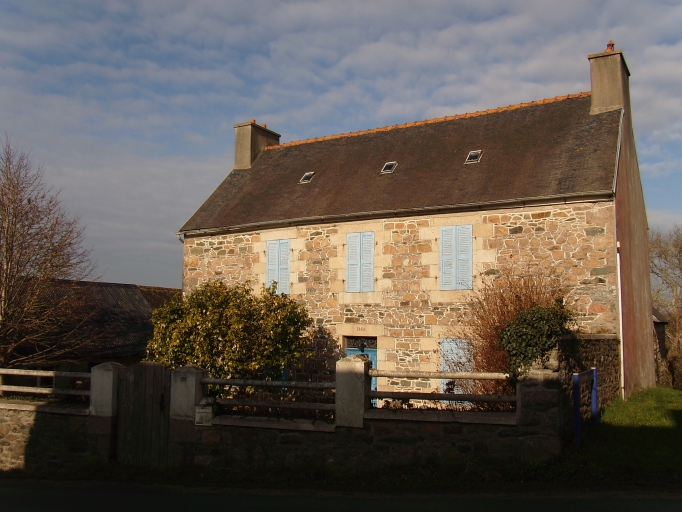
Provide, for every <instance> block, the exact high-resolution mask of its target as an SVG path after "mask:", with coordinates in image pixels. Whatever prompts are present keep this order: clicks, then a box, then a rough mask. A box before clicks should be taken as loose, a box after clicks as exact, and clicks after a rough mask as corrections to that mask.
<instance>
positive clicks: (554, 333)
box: [500, 300, 573, 380]
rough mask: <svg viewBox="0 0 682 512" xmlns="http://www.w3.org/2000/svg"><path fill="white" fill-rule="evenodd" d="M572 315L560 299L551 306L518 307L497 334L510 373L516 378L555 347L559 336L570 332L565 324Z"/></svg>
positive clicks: (526, 371)
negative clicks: (498, 334) (514, 315)
mask: <svg viewBox="0 0 682 512" xmlns="http://www.w3.org/2000/svg"><path fill="white" fill-rule="evenodd" d="M572 318H573V315H572V313H571V312H570V311H568V310H567V309H566V308H565V307H564V305H563V302H561V301H560V300H557V301H556V303H555V304H554V306H538V305H534V306H531V307H530V308H527V309H522V310H520V311H519V312H518V313H517V315H516V318H514V319H513V320H512V321H511V322H509V323H508V324H507V325H506V327H505V328H504V329H503V330H502V333H501V335H500V341H501V343H502V346H503V347H504V350H505V352H506V353H507V360H508V363H509V375H510V377H511V378H512V379H514V380H515V379H517V378H518V377H519V376H521V375H525V374H526V373H528V372H529V371H530V369H531V366H532V365H533V363H535V361H537V360H538V359H540V358H542V357H544V356H545V355H546V354H547V353H548V352H549V351H550V350H552V349H553V348H554V347H556V345H557V343H558V342H559V339H560V338H561V336H562V335H563V334H565V333H567V332H569V330H568V328H567V325H568V323H569V322H570V321H571V320H572Z"/></svg>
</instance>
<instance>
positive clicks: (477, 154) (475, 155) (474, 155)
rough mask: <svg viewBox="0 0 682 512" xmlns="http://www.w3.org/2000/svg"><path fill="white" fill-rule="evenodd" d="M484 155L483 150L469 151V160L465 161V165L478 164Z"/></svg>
mask: <svg viewBox="0 0 682 512" xmlns="http://www.w3.org/2000/svg"><path fill="white" fill-rule="evenodd" d="M482 154H483V150H482V149H477V150H476V151H469V154H468V155H467V159H466V160H465V161H464V163H465V164H477V163H478V162H480V161H481V155H482Z"/></svg>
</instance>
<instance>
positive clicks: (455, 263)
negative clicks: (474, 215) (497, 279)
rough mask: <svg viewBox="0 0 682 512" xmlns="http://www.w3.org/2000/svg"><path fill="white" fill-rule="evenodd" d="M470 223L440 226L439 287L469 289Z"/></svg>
mask: <svg viewBox="0 0 682 512" xmlns="http://www.w3.org/2000/svg"><path fill="white" fill-rule="evenodd" d="M473 271H474V268H473V229H472V226H471V225H465V226H443V227H441V228H440V289H441V290H471V288H472V284H473Z"/></svg>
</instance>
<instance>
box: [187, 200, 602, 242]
mask: <svg viewBox="0 0 682 512" xmlns="http://www.w3.org/2000/svg"><path fill="white" fill-rule="evenodd" d="M610 199H613V191H612V190H596V191H592V192H583V193H580V194H557V195H551V196H537V197H525V198H520V199H502V200H498V201H484V202H480V203H465V204H458V205H441V206H424V207H421V208H404V209H398V210H382V211H372V212H358V213H347V214H339V215H320V216H315V217H299V218H292V219H282V220H276V221H265V222H254V223H250V224H240V225H235V226H222V227H216V228H204V229H188V230H180V231H178V232H177V233H176V234H177V235H184V236H188V235H190V236H191V235H218V234H227V233H243V232H246V231H255V230H261V229H274V228H277V227H282V226H302V225H306V224H328V223H333V222H350V221H353V220H368V219H382V218H391V217H410V216H415V215H419V214H432V215H435V214H441V213H454V212H465V211H479V210H484V209H492V208H496V207H497V208H515V207H519V206H521V207H524V206H542V205H551V204H559V203H561V204H568V203H577V202H585V201H592V202H593V201H606V200H610Z"/></svg>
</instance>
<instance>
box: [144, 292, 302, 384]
mask: <svg viewBox="0 0 682 512" xmlns="http://www.w3.org/2000/svg"><path fill="white" fill-rule="evenodd" d="M275 286H276V285H275V284H273V285H272V286H271V287H270V288H265V287H264V288H263V289H262V293H261V295H260V296H256V295H254V294H253V292H252V289H251V287H250V286H249V285H244V284H240V285H236V286H232V287H228V286H226V285H225V284H223V283H222V282H219V281H212V282H208V283H205V284H203V285H201V286H199V287H198V288H197V289H196V290H194V291H193V292H192V293H190V294H188V295H186V296H185V297H184V298H183V297H177V298H175V299H174V300H172V301H170V302H168V303H166V305H164V306H162V307H161V308H159V309H157V310H155V311H154V315H153V317H152V321H153V323H154V338H153V339H152V340H151V342H150V343H149V345H148V347H147V358H148V359H149V360H152V361H158V362H160V363H163V364H165V365H166V366H169V367H171V368H177V367H180V366H186V365H190V364H193V365H197V366H200V367H202V368H205V369H207V370H208V372H209V374H210V375H211V376H212V377H216V378H265V379H276V378H279V377H280V376H281V375H282V373H283V371H284V370H285V369H287V368H290V367H292V366H294V365H295V364H296V363H298V362H299V359H300V357H301V355H302V353H303V349H304V347H305V346H306V344H307V343H308V334H307V331H308V329H309V327H310V326H311V325H312V323H313V322H312V319H311V318H310V316H309V315H308V312H307V310H306V309H305V306H302V305H300V304H298V303H297V302H296V301H294V300H293V299H291V298H290V297H289V296H288V295H283V294H282V295H277V293H276V292H275V290H276V287H275Z"/></svg>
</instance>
